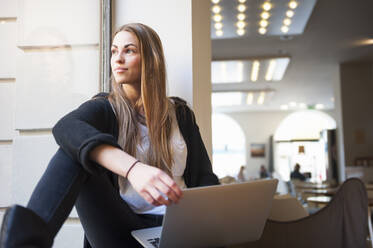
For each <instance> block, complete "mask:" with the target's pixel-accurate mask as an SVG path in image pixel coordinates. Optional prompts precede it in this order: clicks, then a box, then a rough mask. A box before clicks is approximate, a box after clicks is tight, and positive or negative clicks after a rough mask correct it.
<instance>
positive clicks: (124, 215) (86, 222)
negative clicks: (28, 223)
mask: <svg viewBox="0 0 373 248" xmlns="http://www.w3.org/2000/svg"><path fill="white" fill-rule="evenodd" d="M110 176H112V173H111V172H109V171H106V173H102V174H101V175H92V174H90V173H88V172H87V171H86V170H84V169H83V167H82V166H81V165H80V164H79V163H77V162H75V161H73V160H72V159H71V158H70V157H69V156H68V155H67V154H66V153H65V152H64V151H63V150H62V149H61V148H60V149H59V150H58V151H57V153H56V154H55V155H54V156H53V158H52V159H51V161H50V162H49V165H48V168H47V169H46V171H45V172H44V174H43V176H42V178H41V179H40V181H39V182H38V184H37V186H36V188H35V190H34V192H33V193H32V196H31V199H30V201H29V203H28V205H27V207H28V208H29V209H32V210H33V211H34V212H35V213H37V214H38V215H39V216H40V217H42V218H43V219H44V220H45V221H46V222H47V224H48V226H49V229H50V230H51V232H52V233H53V235H56V234H57V232H58V230H59V229H60V228H61V226H62V224H63V223H64V221H65V220H66V218H67V217H68V215H69V213H70V212H71V210H72V208H73V206H74V204H75V207H76V209H77V212H78V215H79V218H80V221H81V223H82V226H83V229H84V232H85V235H86V239H87V240H88V242H89V244H90V245H91V246H92V247H93V248H105V247H111V248H116V247H121V248H122V247H141V246H140V245H139V244H138V243H137V241H136V240H134V239H133V238H132V237H131V234H130V232H131V231H132V230H136V229H141V228H145V227H154V226H159V225H161V224H162V216H158V215H138V214H136V213H134V212H133V211H132V210H131V209H130V207H129V206H128V205H127V203H126V202H125V201H124V200H122V198H121V197H120V195H119V192H118V190H117V189H116V187H115V186H114V185H113V183H112V181H111V180H110ZM87 240H86V242H85V243H86V244H85V246H86V247H89V246H88V244H87ZM82 242H83V241H82Z"/></svg>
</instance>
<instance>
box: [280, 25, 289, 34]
mask: <svg viewBox="0 0 373 248" xmlns="http://www.w3.org/2000/svg"><path fill="white" fill-rule="evenodd" d="M281 32H283V33H287V32H289V27H288V26H282V27H281Z"/></svg>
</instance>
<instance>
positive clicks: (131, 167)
mask: <svg viewBox="0 0 373 248" xmlns="http://www.w3.org/2000/svg"><path fill="white" fill-rule="evenodd" d="M138 162H140V161H139V160H136V161H135V162H134V163H133V164H132V165H131V167H130V168H129V169H128V171H127V174H126V176H125V177H124V178H125V179H127V177H128V174H129V173H130V171H131V170H132V168H133V167H134V166H135V165H136V164H137V163H138Z"/></svg>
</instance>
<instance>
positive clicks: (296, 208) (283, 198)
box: [268, 194, 308, 221]
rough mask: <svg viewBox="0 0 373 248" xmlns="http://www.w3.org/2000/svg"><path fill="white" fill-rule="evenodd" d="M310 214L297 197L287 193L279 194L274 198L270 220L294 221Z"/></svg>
mask: <svg viewBox="0 0 373 248" xmlns="http://www.w3.org/2000/svg"><path fill="white" fill-rule="evenodd" d="M306 216H308V212H307V210H306V209H305V208H304V207H303V206H302V204H301V203H300V202H299V201H298V199H297V198H295V197H293V196H291V195H289V194H287V195H278V196H275V197H274V198H273V202H272V208H271V213H270V214H269V218H268V219H270V220H274V221H292V220H298V219H301V218H304V217H306Z"/></svg>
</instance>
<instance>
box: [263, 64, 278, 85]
mask: <svg viewBox="0 0 373 248" xmlns="http://www.w3.org/2000/svg"><path fill="white" fill-rule="evenodd" d="M275 67H276V60H274V59H271V61H270V62H269V66H268V69H267V73H266V75H265V80H267V81H271V80H272V78H273V73H274V72H275Z"/></svg>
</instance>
